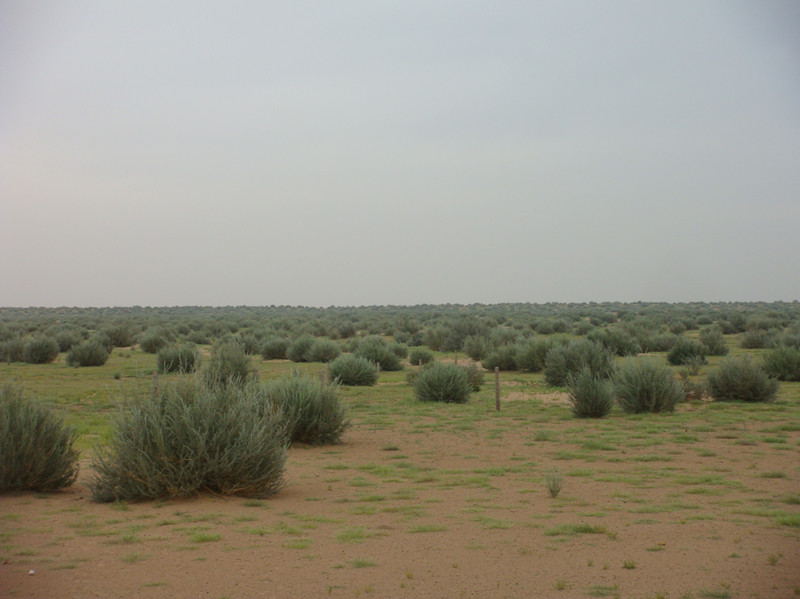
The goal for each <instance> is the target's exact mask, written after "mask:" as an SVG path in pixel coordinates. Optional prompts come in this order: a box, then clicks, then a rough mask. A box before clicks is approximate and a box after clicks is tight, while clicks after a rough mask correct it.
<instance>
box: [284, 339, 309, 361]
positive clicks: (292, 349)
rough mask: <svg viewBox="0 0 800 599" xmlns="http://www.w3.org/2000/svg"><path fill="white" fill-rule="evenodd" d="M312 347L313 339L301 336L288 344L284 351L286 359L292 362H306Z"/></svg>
mask: <svg viewBox="0 0 800 599" xmlns="http://www.w3.org/2000/svg"><path fill="white" fill-rule="evenodd" d="M312 345H314V337H312V336H311V335H301V336H300V337H298V338H297V339H295V340H294V341H292V342H291V343H290V344H289V347H288V348H287V349H286V357H287V358H289V359H290V360H291V361H292V362H308V353H309V351H311V346H312Z"/></svg>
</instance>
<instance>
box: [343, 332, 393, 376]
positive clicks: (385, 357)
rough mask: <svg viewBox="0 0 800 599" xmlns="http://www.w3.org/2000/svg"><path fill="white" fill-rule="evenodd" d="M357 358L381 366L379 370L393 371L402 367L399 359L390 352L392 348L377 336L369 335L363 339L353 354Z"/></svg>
mask: <svg viewBox="0 0 800 599" xmlns="http://www.w3.org/2000/svg"><path fill="white" fill-rule="evenodd" d="M353 353H355V354H356V355H357V356H361V357H362V358H366V359H367V360H369V361H370V362H374V363H376V364H380V365H381V370H384V371H387V372H389V371H395V370H401V369H402V368H403V365H402V364H401V363H400V358H399V357H398V356H397V354H396V353H394V352H393V351H392V348H391V347H390V346H389V344H388V343H387V342H386V340H385V339H383V338H382V337H378V336H377V335H370V336H369V337H364V339H362V340H361V341H360V342H359V343H358V346H357V347H356V349H355V351H354V352H353Z"/></svg>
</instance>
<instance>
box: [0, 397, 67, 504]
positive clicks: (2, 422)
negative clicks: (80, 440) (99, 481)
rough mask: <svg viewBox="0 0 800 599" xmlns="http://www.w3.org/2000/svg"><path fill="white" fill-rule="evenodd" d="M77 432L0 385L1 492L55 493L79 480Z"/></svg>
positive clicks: (31, 401)
mask: <svg viewBox="0 0 800 599" xmlns="http://www.w3.org/2000/svg"><path fill="white" fill-rule="evenodd" d="M76 436H77V435H76V433H75V431H74V430H72V429H71V428H68V427H65V426H64V422H63V420H62V419H61V418H59V417H58V416H56V415H55V414H54V413H53V412H52V411H51V410H50V409H48V408H47V407H45V406H44V405H42V404H41V403H39V402H37V401H33V400H30V399H27V398H23V396H22V390H21V389H20V388H19V387H17V386H13V385H10V384H8V383H6V384H3V385H2V386H0V491H28V490H30V491H55V490H57V489H62V488H64V487H68V486H70V485H71V484H72V483H73V482H75V479H76V478H77V477H78V457H79V452H78V450H77V449H75V448H74V447H73V444H74V442H75V438H76Z"/></svg>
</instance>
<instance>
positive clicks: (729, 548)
mask: <svg viewBox="0 0 800 599" xmlns="http://www.w3.org/2000/svg"><path fill="white" fill-rule="evenodd" d="M125 351H128V350H125ZM147 359H150V358H149V357H147V356H145V355H144V354H142V353H140V352H136V353H134V354H133V356H131V355H130V352H129V351H128V355H127V357H125V356H124V351H121V350H115V355H114V356H113V357H112V360H111V361H110V362H109V364H107V365H106V366H105V367H103V368H102V369H97V370H90V369H79V370H72V369H67V368H66V367H64V365H63V363H61V364H58V363H56V364H53V365H47V366H45V367H32V366H28V365H19V366H14V367H15V368H18V369H20V371H21V372H22V369H25V368H27V369H28V370H27V371H25V372H26V373H27V374H26V373H25V372H23V375H19V376H20V378H23V380H25V381H28V380H29V381H30V384H28V383H27V382H26V389H27V390H29V391H34V392H39V391H40V390H41V392H42V393H44V392H45V391H47V390H48V389H49V388H51V387H52V388H53V389H60V395H58V393H56V395H55V396H56V404H57V405H59V406H60V407H62V408H64V409H65V410H67V411H68V412H67V413H68V414H69V420H70V422H72V423H73V424H75V425H77V426H79V428H80V430H81V432H82V437H81V445H82V446H84V447H89V446H90V445H91V444H92V443H94V442H96V441H98V440H101V439H102V437H103V435H104V434H107V424H105V422H106V421H107V414H106V412H107V410H108V409H109V406H111V405H112V404H113V401H112V398H113V397H114V395H115V392H114V391H113V388H114V384H115V381H114V380H113V377H112V373H117V374H119V373H122V377H121V378H122V379H123V381H124V380H125V378H127V377H129V376H130V377H133V376H134V375H135V374H136V372H137V371H138V373H139V376H141V373H142V372H147V371H148V369H149V368H150V367H151V365H150V364H149V363H146V362H144V361H145V360H147ZM256 361H257V362H258V363H259V364H258V367H259V369H260V371H261V375H262V377H266V376H273V375H274V374H276V373H278V372H283V371H288V370H290V369H291V368H292V367H293V366H295V365H292V364H289V363H287V362H276V363H265V362H261V361H260V360H256ZM134 363H135V364H134ZM3 368H5V369H6V370H5V371H4V372H3V374H4V375H5V376H11V375H13V374H14V373H13V372H10V370H9V369H10V368H11V366H7V365H3ZM36 368H38V369H39V370H35V369H36ZM304 368H307V369H310V370H314V369H315V368H316V369H319V368H320V365H318V364H317V365H306V366H304ZM705 368H706V369H707V368H709V367H705ZM48 369H49V370H48ZM407 370H410V368H408V367H407ZM704 370H705V369H704ZM84 372H88V373H91V376H93V377H96V378H97V381H95V382H94V383H92V384H93V385H95V386H96V388H97V389H98V390H97V392H96V394H95V396H93V397H87V395H86V393H85V392H78V391H77V390H74V389H73V388H72V387H71V386H70V380H72V379H69V377H75V376H76V375H78V376H80V375H82V374H83V373H84ZM42 373H44V374H42ZM61 376H63V377H65V378H64V380H63V381H60V382H59V378H58V377H61ZM75 389H77V387H76V388H75ZM799 390H800V384H783V385H782V387H781V391H780V393H779V398H778V400H777V401H776V402H774V403H772V404H766V405H742V404H724V405H723V404H714V403H711V402H706V401H695V402H691V403H687V404H683V405H681V406H680V407H679V410H678V411H677V412H676V413H675V414H669V415H648V416H627V415H624V414H623V413H621V412H620V411H619V410H617V409H615V411H614V412H613V413H612V415H610V416H609V417H607V418H605V419H603V420H599V421H594V420H592V421H587V420H578V419H575V418H573V417H572V415H571V413H570V411H569V406H568V404H567V402H566V396H565V395H564V394H563V392H562V390H558V389H553V388H548V387H546V386H545V385H544V383H543V379H542V376H541V375H523V374H519V373H510V374H503V378H502V409H501V411H500V412H496V411H495V409H494V388H493V381H492V380H491V376H489V375H487V381H486V384H484V387H483V390H482V391H481V392H479V393H477V394H475V395H474V396H473V398H472V399H471V400H470V402H469V403H468V404H467V405H425V404H420V403H418V402H417V401H416V400H415V399H414V398H413V394H412V392H411V389H410V387H409V386H408V385H407V383H406V382H405V374H404V373H384V374H383V375H382V378H381V382H380V383H379V385H377V386H376V387H372V388H342V396H343V398H344V400H345V402H346V403H347V405H348V406H349V408H350V412H351V414H352V418H353V427H352V429H351V430H349V431H348V432H347V433H346V434H345V436H344V443H342V444H340V445H335V446H323V447H306V446H296V447H293V448H292V449H291V450H290V455H289V459H288V461H287V470H286V475H287V484H286V486H285V487H284V489H283V490H282V491H281V492H279V493H278V494H277V495H275V496H273V497H271V498H269V499H265V500H253V499H247V498H238V497H233V498H230V497H227V498H224V497H215V496H210V495H205V496H201V497H197V498H195V499H190V500H185V501H159V502H142V503H118V504H97V503H93V502H92V501H91V500H90V498H89V493H88V491H87V488H86V486H85V484H86V481H87V480H89V478H90V477H91V475H92V471H91V465H90V452H89V451H88V450H87V451H86V452H85V458H84V460H83V468H82V474H81V477H80V480H79V481H78V483H77V484H76V485H75V486H74V487H73V488H71V489H70V490H67V491H65V492H62V493H57V494H53V495H37V494H32V493H24V494H5V495H0V558H2V562H3V563H2V564H1V565H0V596H2V597H37V598H38V597H42V598H43V597H61V598H73V597H74V598H87V597H103V598H112V597H119V598H133V597H164V598H174V597H193V598H194V597H204V598H206V597H207V598H222V597H229V598H239V597H242V598H249V597H277V598H281V597H287V598H288V597H328V596H330V597H376V598H377V597H447V598H449V597H454V598H456V597H514V598H523V597H562V598H568V597H624V598H651V599H655V598H657V597H665V598H670V599H678V598H685V599H688V598H694V599H700V598H705V597H707V598H725V597H741V598H745V597H748V598H750V597H757V598H770V597H774V598H784V599H785V598H789V597H792V596H798V595H800V459H799V458H800V393H799ZM97 406H100V407H97ZM556 469H557V471H558V475H559V476H561V477H562V478H563V488H562V490H561V492H560V494H558V496H557V497H555V498H553V497H551V496H550V494H549V493H548V490H547V487H546V483H545V481H546V479H547V477H548V475H549V474H551V473H552V472H553V471H554V470H556Z"/></svg>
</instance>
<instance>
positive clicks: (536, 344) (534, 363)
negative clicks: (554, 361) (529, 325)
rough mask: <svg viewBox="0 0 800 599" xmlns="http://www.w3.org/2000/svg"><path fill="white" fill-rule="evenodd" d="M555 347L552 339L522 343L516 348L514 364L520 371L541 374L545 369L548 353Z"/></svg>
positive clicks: (542, 338)
mask: <svg viewBox="0 0 800 599" xmlns="http://www.w3.org/2000/svg"><path fill="white" fill-rule="evenodd" d="M553 345H555V342H554V341H553V338H552V337H534V338H532V339H526V340H525V341H522V342H520V343H519V344H518V345H517V346H516V348H515V356H514V362H515V364H516V367H517V368H519V369H520V370H526V371H528V372H539V371H541V370H542V369H543V368H544V361H545V359H546V358H547V352H549V351H550V348H552V347H553Z"/></svg>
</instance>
